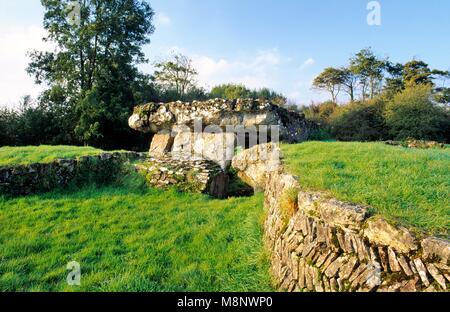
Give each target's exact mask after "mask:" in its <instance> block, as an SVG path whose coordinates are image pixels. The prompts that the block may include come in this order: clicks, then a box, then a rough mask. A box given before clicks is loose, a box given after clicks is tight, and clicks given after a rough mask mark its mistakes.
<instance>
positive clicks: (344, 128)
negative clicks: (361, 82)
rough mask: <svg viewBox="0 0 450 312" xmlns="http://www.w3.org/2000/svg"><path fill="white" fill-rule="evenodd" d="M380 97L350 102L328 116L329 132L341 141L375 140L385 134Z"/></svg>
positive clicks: (382, 105) (382, 104)
mask: <svg viewBox="0 0 450 312" xmlns="http://www.w3.org/2000/svg"><path fill="white" fill-rule="evenodd" d="M383 107H384V103H383V101H382V100H380V99H376V100H371V101H368V102H363V103H360V102H356V103H351V104H348V105H346V106H343V107H341V108H339V109H337V110H336V111H335V112H334V113H333V115H332V116H331V117H330V129H331V134H332V135H333V136H334V137H335V138H336V139H338V140H341V141H377V140H381V139H383V138H384V137H385V136H386V127H385V122H384V119H383Z"/></svg>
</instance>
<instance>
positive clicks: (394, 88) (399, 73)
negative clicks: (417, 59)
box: [383, 61, 405, 99]
mask: <svg viewBox="0 0 450 312" xmlns="http://www.w3.org/2000/svg"><path fill="white" fill-rule="evenodd" d="M386 71H387V72H388V74H389V77H387V78H386V84H385V86H384V88H383V91H384V93H385V95H386V96H387V97H388V99H392V98H393V97H394V96H395V95H396V94H397V93H399V92H401V91H402V90H403V89H404V88H405V84H404V82H403V72H404V65H403V64H400V63H395V64H394V63H392V62H389V61H387V62H386Z"/></svg>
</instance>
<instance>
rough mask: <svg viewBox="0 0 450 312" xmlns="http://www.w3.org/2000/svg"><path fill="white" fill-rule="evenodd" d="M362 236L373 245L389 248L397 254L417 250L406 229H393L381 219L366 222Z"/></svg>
mask: <svg viewBox="0 0 450 312" xmlns="http://www.w3.org/2000/svg"><path fill="white" fill-rule="evenodd" d="M364 235H365V236H366V237H367V238H368V239H370V240H371V241H373V242H375V243H378V244H381V245H385V246H391V247H393V248H394V249H395V250H397V251H399V252H404V253H407V252H409V251H411V250H417V243H416V241H415V239H414V237H413V236H412V234H411V233H410V232H409V231H408V230H407V229H406V228H403V227H394V226H392V225H390V224H389V223H388V222H387V221H386V220H384V219H383V218H379V217H376V218H372V219H370V220H368V221H367V228H366V229H365V230H364Z"/></svg>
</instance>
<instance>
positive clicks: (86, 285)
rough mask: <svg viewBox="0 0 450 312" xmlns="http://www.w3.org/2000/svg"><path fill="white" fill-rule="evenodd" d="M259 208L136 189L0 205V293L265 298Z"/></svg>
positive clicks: (258, 203)
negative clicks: (75, 275) (249, 294)
mask: <svg viewBox="0 0 450 312" xmlns="http://www.w3.org/2000/svg"><path fill="white" fill-rule="evenodd" d="M127 181H128V178H127ZM262 203H263V196H262V194H258V195H256V196H254V197H250V198H230V199H228V200H214V199H211V198H209V197H206V196H202V195H193V194H182V193H179V192H176V191H175V190H167V191H159V190H152V189H147V188H144V187H142V185H141V182H140V180H139V183H130V182H129V181H128V182H126V183H124V184H121V185H115V186H109V187H106V186H105V187H95V186H92V187H88V188H85V189H81V190H66V191H58V192H56V191H55V192H52V193H47V194H44V195H39V196H37V195H36V196H28V197H22V198H16V199H2V198H0V291H270V290H272V288H271V280H270V275H269V264H268V258H267V256H266V254H265V251H264V248H263V239H262V220H263V214H264V210H263V204H262ZM72 260H73V261H77V262H79V263H80V265H81V273H82V277H81V286H75V287H74V286H68V285H67V283H66V277H67V274H68V273H69V271H67V270H66V265H67V263H68V262H70V261H72Z"/></svg>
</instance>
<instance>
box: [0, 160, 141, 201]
mask: <svg viewBox="0 0 450 312" xmlns="http://www.w3.org/2000/svg"><path fill="white" fill-rule="evenodd" d="M145 157H146V155H144V154H140V153H133V152H123V153H102V154H100V155H97V156H83V157H79V158H77V159H58V160H55V161H53V162H50V163H35V164H30V165H20V166H8V167H1V168H0V194H4V195H15V196H17V195H28V194H33V193H39V192H47V191H50V190H52V189H55V188H57V187H64V186H67V185H68V184H70V183H72V182H76V183H78V184H83V183H85V182H87V181H95V182H100V183H103V182H110V181H111V180H113V179H114V177H116V176H117V175H118V174H120V173H121V170H122V168H123V166H122V165H123V164H124V163H125V162H127V161H130V160H135V159H140V158H145Z"/></svg>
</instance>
